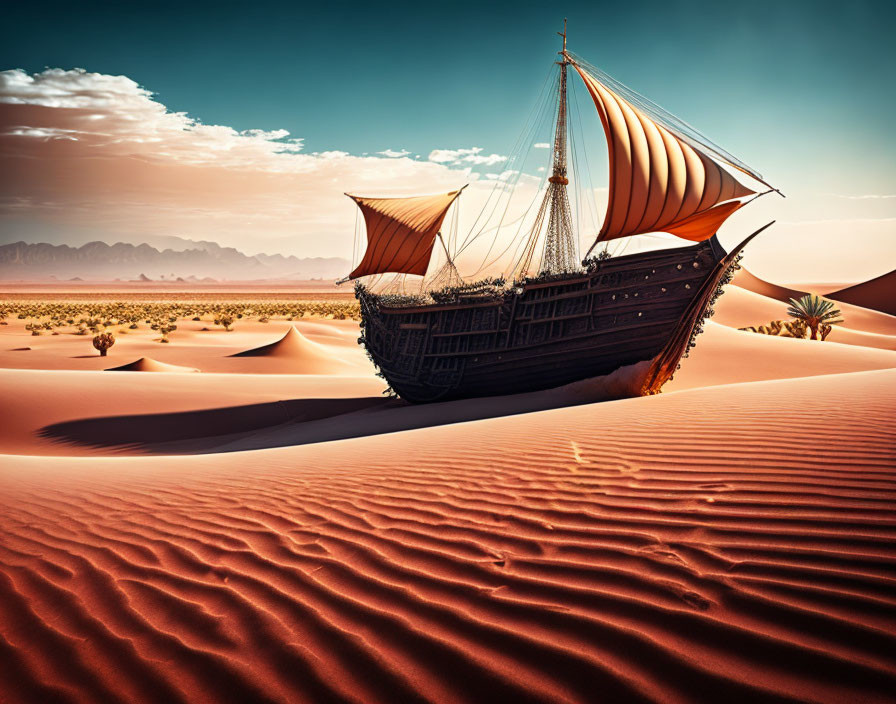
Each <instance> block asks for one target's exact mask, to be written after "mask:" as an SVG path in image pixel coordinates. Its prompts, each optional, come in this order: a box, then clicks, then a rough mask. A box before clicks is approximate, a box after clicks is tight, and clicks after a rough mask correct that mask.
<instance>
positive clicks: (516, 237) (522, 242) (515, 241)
mask: <svg viewBox="0 0 896 704" xmlns="http://www.w3.org/2000/svg"><path fill="white" fill-rule="evenodd" d="M558 101H559V95H558V96H557V100H555V101H554V102H553V105H552V109H551V111H550V112H549V113H546V115H550V116H551V117H552V116H553V113H554V112H556V108H557V102H558ZM546 183H547V172H545V174H544V176H543V177H542V180H541V183H540V184H539V188H538V193H539V197H536V198H534V199H532V200H530V201H529V205H528V207H527V208H526V210H525V211H524V212H523V214H522V215H521V216H520V217H519V218H517V220H518V221H519V227H517V230H516V232H515V233H514V234H513V236H512V237H511V238H510V242H509V243H508V244H507V246H506V247H505V248H504V249H503V250H502V251H501V252H500V253H499V254H498V255H497V256H495V257H494V258H493V259H492V260H491V261H488V257H489V255H490V254H491V251H492V249H493V248H494V245H495V242H497V236H496V237H495V238H494V239H493V240H492V244H491V245H490V246H489V249H488V252H486V256H485V257H484V258H483V262H482V264H481V265H480V267H479V268H478V269H477V270H476V271H475V272H474V273H473V274H472V275H471V276H476V275H477V274H478V273H480V272H481V271H482V270H483V269H487V268H488V267H490V266H492V265H493V264H496V263H497V262H498V261H500V260H501V259H502V258H503V257H504V256H505V255H506V254H507V252H509V251H510V249H511V248H513V249H514V254H513V258H512V259H511V263H513V262H514V261H516V258H517V252H518V251H519V249H520V247H526V246H527V243H528V242H529V241H530V240H531V239H532V237H535V239H538V235H539V234H540V233H539V232H535V231H536V230H539V229H540V228H539V226H538V224H537V223H536V224H535V225H534V226H533V230H531V231H530V236H529V237H528V238H521V237H520V234H521V233H522V230H523V225H524V224H525V220H526V217H527V216H528V215H529V213H530V212H531V211H532V208H533V207H534V206H535V204H536V203H539V204H540V203H541V202H542V201H543V200H544V198H543V195H541V194H542V192H543V191H544V190H545V185H546ZM509 205H510V203H509V200H508V207H509ZM505 215H506V210H505ZM517 220H513V221H511V222H510V223H508V224H509V225H512V224H513V223H514V222H516V221H517ZM501 227H503V217H502V221H501V222H500V223H499V224H498V225H497V226H496V228H495V229H499V228H501ZM503 274H504V272H503V271H502V275H503Z"/></svg>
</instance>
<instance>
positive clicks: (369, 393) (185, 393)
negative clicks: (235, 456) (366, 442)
mask: <svg viewBox="0 0 896 704" xmlns="http://www.w3.org/2000/svg"><path fill="white" fill-rule="evenodd" d="M383 388H384V385H383V382H382V381H381V380H380V379H377V378H376V377H373V376H372V375H371V376H362V377H350V376H334V377H320V376H306V375H283V376H279V375H270V374H206V373H203V374H158V375H156V374H105V373H102V372H83V371H49V370H21V369H19V370H10V369H0V398H2V403H3V410H4V414H3V415H4V419H3V423H0V448H3V452H7V453H16V454H53V455H59V454H62V455H84V454H90V455H96V454H107V455H108V454H113V453H122V452H126V453H141V452H147V451H149V450H148V449H146V448H147V446H149V447H152V446H154V445H155V444H158V443H164V442H173V441H175V440H184V439H185V438H186V439H192V440H193V441H194V442H195V443H196V446H197V448H202V447H204V446H207V445H215V444H221V443H225V442H232V441H234V440H235V439H238V438H240V437H243V436H246V435H251V434H253V433H254V432H257V430H258V429H260V428H270V427H273V426H277V425H279V424H282V423H285V422H287V421H292V422H299V421H301V420H305V421H310V420H311V419H314V418H323V417H326V416H327V415H337V414H344V413H350V412H352V411H355V410H358V409H359V408H364V407H367V406H369V405H371V404H373V403H382V402H384V401H387V400H388V399H385V398H384V397H383V396H382V390H383ZM98 389H101V393H99V392H97V390H98ZM221 436H223V439H220V438H221ZM214 438H219V439H218V440H215V439H214ZM0 701H2V700H0Z"/></svg>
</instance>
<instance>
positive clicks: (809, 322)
mask: <svg viewBox="0 0 896 704" xmlns="http://www.w3.org/2000/svg"><path fill="white" fill-rule="evenodd" d="M787 314H788V315H789V316H790V317H791V318H796V319H797V320H802V321H803V322H804V323H805V324H806V326H807V327H808V328H809V330H810V331H811V333H812V334H811V335H810V337H809V339H810V340H817V339H818V328H819V326H822V325H823V326H826V327H828V328H830V326H831V325H837V324H838V323H842V322H843V321H842V320H834V318H839V317H840V315H841V313H840V311H839V310H837V309H836V308H834V304H833V303H832V302H831V301H826V300H825V299H823V298H819V297H818V296H813V295H812V294H811V293H807V294H806V295H805V296H803V297H802V298H801V299H800V300H798V301H797V300H795V299H793V298H791V299H790V305H789V306H788V307H787ZM828 332H830V330H828ZM825 337H827V335H825Z"/></svg>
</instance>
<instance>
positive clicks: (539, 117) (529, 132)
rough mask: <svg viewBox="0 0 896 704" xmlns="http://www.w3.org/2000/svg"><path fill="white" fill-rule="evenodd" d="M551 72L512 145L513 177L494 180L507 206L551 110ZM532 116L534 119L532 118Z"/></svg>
mask: <svg viewBox="0 0 896 704" xmlns="http://www.w3.org/2000/svg"><path fill="white" fill-rule="evenodd" d="M552 74H553V66H552V67H551V69H550V70H549V71H548V73H547V75H546V77H545V81H544V82H543V84H542V89H541V92H540V94H539V101H538V104H537V105H536V106H535V107H536V108H537V110H535V109H533V110H532V111H531V112H530V116H529V118H528V119H527V121H526V125H525V127H524V129H523V131H522V132H521V133H520V136H519V138H518V139H517V143H516V145H515V146H514V150H513V152H512V154H513V157H512V159H511V162H512V163H509V164H508V166H511V165H513V166H516V165H517V162H518V161H519V168H518V169H516V173H515V174H514V175H513V177H512V178H511V179H508V180H507V181H496V183H495V187H496V189H499V190H500V192H501V195H502V196H503V195H505V194H507V195H508V206H509V201H510V199H511V198H512V196H513V191H514V190H515V188H516V185H517V184H518V183H519V180H520V178H521V176H522V174H523V169H524V168H525V165H526V160H527V159H528V156H529V154H530V153H531V151H532V140H533V138H534V136H535V134H537V133H538V128H539V126H540V125H541V123H542V122H543V121H544V120H545V118H546V116H547V115H549V114H550V113H551V112H552V111H551V110H547V109H546V108H547V107H548V102H549V100H551V93H550V92H549V91H547V90H546V87H547V86H548V85H550V83H551V82H550V81H549V79H550V78H551V77H552ZM533 116H534V118H535V119H533ZM524 146H525V153H524V152H523V148H524ZM499 205H500V197H499V198H498V200H496V202H495V205H494V207H493V208H492V212H491V213H490V214H489V216H488V218H487V219H486V221H485V222H483V224H482V228H481V229H480V230H479V232H476V233H475V235H473V234H472V232H471V235H472V238H471V237H470V236H468V237H467V240H470V241H472V240H475V239H476V238H478V237H479V236H480V235H481V234H482V233H483V232H484V231H485V228H486V226H487V225H488V223H489V222H490V221H491V219H492V217H493V216H494V213H495V211H496V210H497V209H498V207H499ZM506 207H507V206H506ZM506 207H505V210H506ZM477 222H478V218H477ZM467 240H465V241H464V245H463V246H464V247H466V246H467V244H469V242H468V241H467Z"/></svg>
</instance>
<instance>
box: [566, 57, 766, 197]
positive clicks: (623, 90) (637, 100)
mask: <svg viewBox="0 0 896 704" xmlns="http://www.w3.org/2000/svg"><path fill="white" fill-rule="evenodd" d="M570 55H571V56H572V57H573V59H574V60H575V62H576V63H578V64H579V65H580V66H582V67H584V68H586V69H588V71H589V73H593V74H594V76H595V77H596V78H599V79H600V80H601V81H602V82H604V83H606V84H607V87H609V88H610V89H611V90H614V91H618V92H619V93H620V94H621V95H622V96H623V97H624V98H626V99H627V100H629V101H630V102H632V103H634V104H635V105H636V106H637V107H638V108H640V109H641V110H643V111H644V112H645V113H647V114H648V115H649V116H650V117H651V118H653V119H655V120H656V121H657V122H660V123H661V124H662V125H663V126H664V127H666V128H667V129H669V130H671V131H672V132H674V133H675V134H676V136H678V137H681V138H682V139H684V140H685V141H686V142H688V143H689V144H690V145H691V146H692V147H697V148H698V149H708V150H709V151H711V152H712V153H713V154H715V156H716V157H718V158H720V159H721V160H722V161H726V162H728V163H729V164H730V165H731V166H733V167H735V168H737V169H738V170H740V171H743V172H744V173H746V174H748V175H749V176H752V177H753V178H755V179H756V180H757V181H759V182H761V183H763V184H765V185H766V186H768V187H769V188H772V189H773V190H775V191H777V189H776V188H774V187H773V186H772V185H771V184H769V183H766V182H765V181H764V180H763V178H762V175H761V174H760V173H759V172H758V171H757V170H756V169H754V168H752V167H751V166H748V165H747V164H746V163H745V162H743V161H741V160H740V159H738V158H737V157H736V156H734V155H733V154H731V153H730V152H728V151H726V150H725V149H723V148H722V147H720V146H719V145H718V144H716V143H715V142H713V141H712V140H711V139H710V138H709V137H707V136H706V135H705V134H703V133H702V132H700V131H699V130H698V129H697V128H696V127H694V126H693V125H691V124H689V123H688V122H686V121H685V120H683V119H681V118H680V117H678V116H677V115H674V114H672V113H671V112H669V111H668V110H666V109H665V108H663V107H662V106H660V105H658V104H657V103H655V102H653V101H652V100H651V99H650V98H648V97H646V96H644V95H641V94H640V93H638V92H637V91H635V90H633V89H632V88H629V87H628V86H627V85H625V84H624V83H622V82H621V81H619V80H617V79H615V78H613V76H611V75H610V74H608V73H606V72H605V71H603V70H601V69H600V68H598V67H597V66H594V65H593V64H591V63H589V62H588V61H586V60H585V59H583V58H581V57H580V56H578V55H576V54H570Z"/></svg>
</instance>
